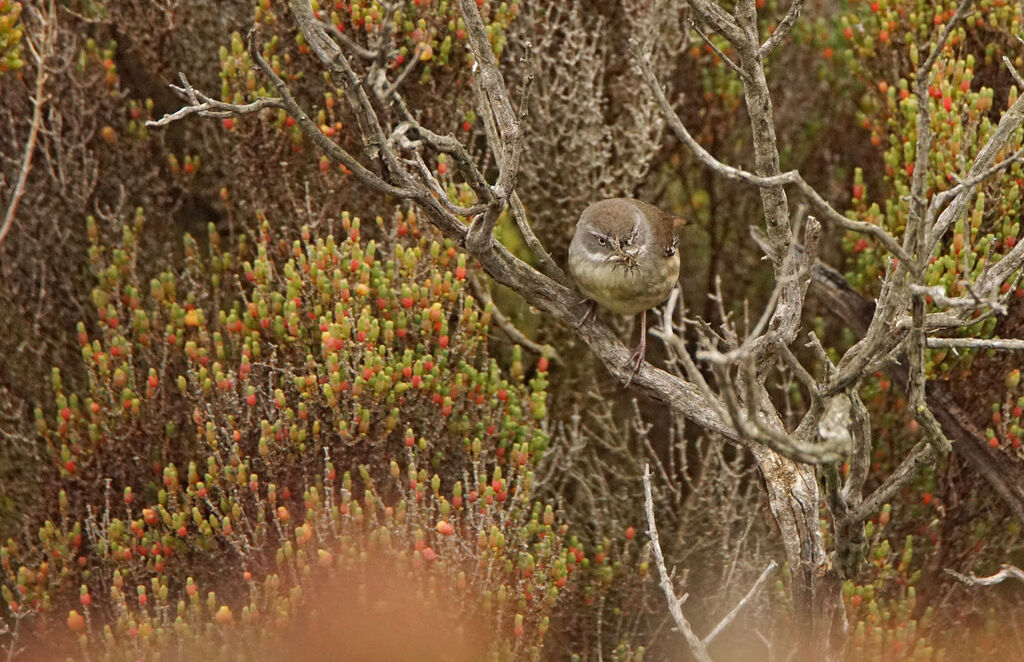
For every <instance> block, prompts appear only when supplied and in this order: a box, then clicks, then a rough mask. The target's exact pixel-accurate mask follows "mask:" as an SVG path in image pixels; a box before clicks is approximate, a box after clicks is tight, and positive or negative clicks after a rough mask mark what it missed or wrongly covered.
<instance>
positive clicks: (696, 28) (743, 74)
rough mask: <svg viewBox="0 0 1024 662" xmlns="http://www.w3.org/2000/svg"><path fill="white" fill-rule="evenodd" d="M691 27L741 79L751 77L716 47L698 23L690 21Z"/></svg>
mask: <svg viewBox="0 0 1024 662" xmlns="http://www.w3.org/2000/svg"><path fill="white" fill-rule="evenodd" d="M690 27H691V28H693V30H694V32H696V33H697V34H698V35H699V36H700V38H701V39H703V40H704V43H705V44H707V45H708V46H709V47H710V48H711V50H712V51H714V52H715V55H717V56H718V57H720V58H721V59H722V62H725V63H726V64H727V65H729V68H730V69H732V70H733V71H735V72H736V73H737V74H739V76H740V78H744V79H747V78H749V77H750V76H749V75H748V74H747V72H745V71H743V69H741V68H740V65H738V64H736V63H735V62H733V61H732V60H731V59H729V56H728V55H726V54H725V53H723V52H722V50H721V49H720V48H719V47H718V46H715V42H713V41H711V37H709V36H708V35H707V34H706V33H705V32H704V31H703V30H701V29H700V26H699V25H697V22H696V21H690Z"/></svg>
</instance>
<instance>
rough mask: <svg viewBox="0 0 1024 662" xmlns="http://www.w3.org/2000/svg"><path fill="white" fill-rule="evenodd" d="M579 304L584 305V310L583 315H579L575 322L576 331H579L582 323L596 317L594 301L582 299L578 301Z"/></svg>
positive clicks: (595, 303)
mask: <svg viewBox="0 0 1024 662" xmlns="http://www.w3.org/2000/svg"><path fill="white" fill-rule="evenodd" d="M580 304H581V305H583V306H586V310H584V311H583V317H581V318H580V319H579V321H578V322H576V330H577V331H579V330H580V328H581V327H582V326H583V325H584V324H586V323H587V322H589V321H590V320H592V319H594V318H595V317H597V302H596V301H594V300H593V299H584V300H583V301H581V302H580Z"/></svg>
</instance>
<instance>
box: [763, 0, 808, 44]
mask: <svg viewBox="0 0 1024 662" xmlns="http://www.w3.org/2000/svg"><path fill="white" fill-rule="evenodd" d="M803 7H804V0H793V3H792V4H791V5H789V10H788V11H787V12H786V15H785V16H783V17H782V21H780V22H779V25H778V26H777V27H776V28H775V31H774V32H772V34H771V36H770V37H768V39H767V41H765V42H764V43H763V44H761V49H760V51H761V57H762V58H766V57H768V56H769V55H771V52H772V51H774V50H775V49H776V48H777V47H778V45H779V44H781V43H782V40H783V39H785V38H786V35H788V34H789V32H790V30H792V29H793V26H794V25H796V21H797V19H799V18H800V10H802V9H803Z"/></svg>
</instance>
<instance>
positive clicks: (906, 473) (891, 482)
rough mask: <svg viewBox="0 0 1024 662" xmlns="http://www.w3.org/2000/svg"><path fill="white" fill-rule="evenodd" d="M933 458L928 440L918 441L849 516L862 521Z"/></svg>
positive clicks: (932, 451) (932, 448)
mask: <svg viewBox="0 0 1024 662" xmlns="http://www.w3.org/2000/svg"><path fill="white" fill-rule="evenodd" d="M934 460H935V449H934V447H932V446H931V445H929V444H928V442H925V441H919V442H918V443H917V444H915V445H914V447H913V448H912V449H911V451H910V453H909V454H908V455H907V456H906V457H905V458H903V461H902V462H900V464H899V466H897V467H896V469H895V470H894V471H893V472H892V473H891V474H889V475H888V476H887V477H886V479H885V480H884V481H883V482H882V484H881V485H879V486H878V488H877V489H876V490H875V491H874V492H872V493H871V494H870V495H868V497H867V498H865V499H864V500H863V501H862V502H860V503H859V504H858V505H857V507H856V508H855V509H854V511H853V513H852V514H851V518H852V519H854V520H857V521H864V520H866V519H867V518H869V517H871V516H872V515H873V514H874V513H876V512H878V510H879V509H880V508H881V507H882V506H883V505H884V504H885V503H886V502H888V501H889V500H890V499H891V498H892V497H893V495H894V494H896V492H898V491H899V490H900V489H902V488H903V486H904V485H906V484H907V483H909V482H910V480H911V479H913V478H914V476H915V475H916V474H917V470H918V468H919V467H920V466H922V465H924V464H931V463H932V462H933V461H934Z"/></svg>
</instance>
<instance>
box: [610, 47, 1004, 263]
mask: <svg viewBox="0 0 1024 662" xmlns="http://www.w3.org/2000/svg"><path fill="white" fill-rule="evenodd" d="M630 47H631V49H632V50H633V55H634V61H635V62H636V63H637V66H638V67H639V69H640V73H641V75H642V76H643V78H644V81H645V82H646V83H647V86H648V88H649V89H650V90H651V92H652V93H653V94H654V97H655V100H656V101H657V102H658V105H660V106H661V110H662V113H663V114H664V115H665V117H666V119H667V120H668V124H669V126H670V127H671V128H672V131H673V133H675V135H676V137H677V138H678V139H679V141H680V142H682V143H683V144H684V145H686V147H687V148H688V149H689V150H690V151H691V152H693V154H694V156H696V157H697V158H698V159H699V160H700V161H701V162H702V163H703V164H704V165H705V166H707V167H708V168H710V169H711V170H713V171H714V172H716V173H718V174H719V175H721V176H723V177H725V178H726V179H729V180H732V181H740V182H743V183H745V184H749V185H751V186H757V187H769V186H794V187H796V189H797V190H799V191H800V192H801V193H803V194H804V195H805V196H806V197H807V200H808V202H809V203H810V205H811V207H812V208H813V209H814V210H815V211H817V212H818V213H819V214H820V216H821V218H822V220H824V221H826V222H828V223H831V224H832V225H835V226H838V227H840V228H842V229H844V230H849V231H851V232H857V233H860V234H865V235H868V236H870V237H873V238H874V239H875V240H877V241H878V242H879V243H880V244H882V245H883V246H884V247H885V248H886V250H888V251H889V252H891V253H892V254H893V255H896V256H897V257H899V258H900V259H901V260H909V259H910V258H909V255H908V254H907V253H906V251H904V250H903V247H902V246H900V245H899V243H898V242H897V241H896V240H895V239H894V238H893V237H892V235H890V234H889V233H887V232H886V231H885V229H884V228H882V227H880V226H877V225H872V224H870V223H865V222H864V221H854V220H851V219H849V218H846V217H845V216H843V215H842V214H840V213H839V212H837V211H836V210H835V209H834V208H833V207H832V206H831V205H829V204H828V202H826V201H825V199H824V198H823V197H821V195H820V194H819V193H818V192H817V191H816V190H814V188H813V187H812V186H811V185H810V184H808V183H807V182H806V181H805V180H804V178H803V177H802V176H801V175H800V173H799V172H798V171H796V170H789V171H787V172H783V173H781V174H779V175H774V176H771V177H762V176H760V175H756V174H754V173H752V172H749V171H746V170H743V169H742V168H737V167H734V166H731V165H728V164H726V163H723V162H721V161H719V160H718V159H717V158H715V157H714V155H712V154H711V153H710V152H708V151H707V150H706V149H704V147H703V146H702V145H701V144H700V143H699V142H697V140H696V139H695V138H694V137H693V135H692V134H691V133H690V132H689V130H688V129H687V128H686V125H684V124H683V121H682V119H680V117H679V115H678V113H676V111H675V110H674V109H673V108H672V104H670V103H669V101H668V98H667V97H666V96H665V92H664V91H663V90H662V89H661V85H660V83H659V82H658V80H657V78H656V77H655V75H654V71H653V70H652V69H651V65H650V63H649V62H648V61H647V60H646V59H645V58H644V57H643V56H642V54H641V52H640V50H639V45H638V44H637V43H636V41H635V40H630ZM1021 98H1024V96H1022V97H1021Z"/></svg>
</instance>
